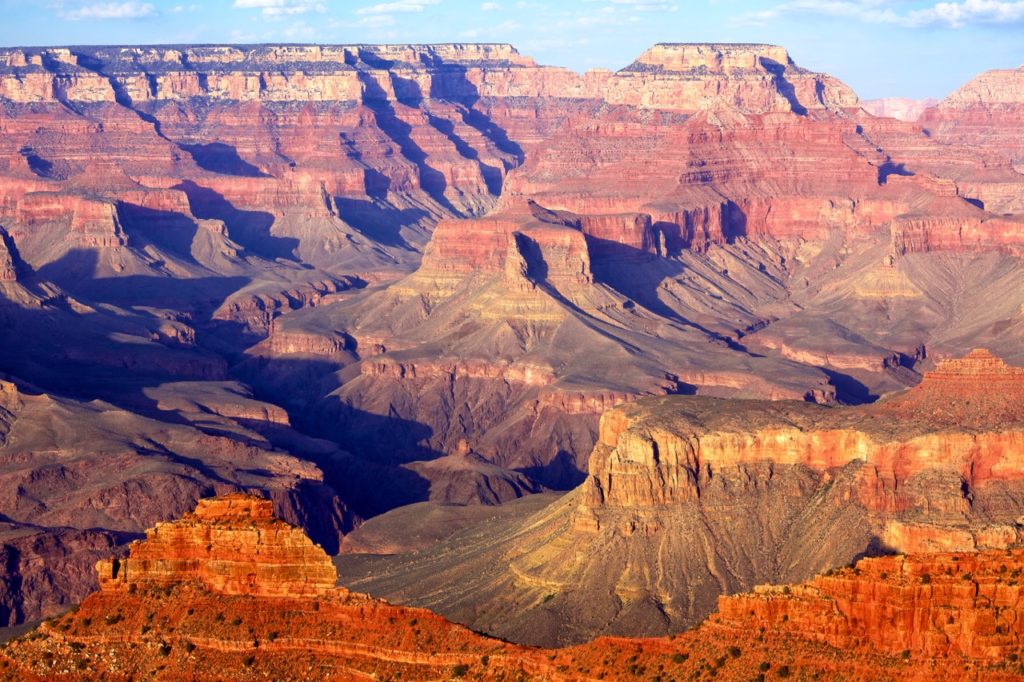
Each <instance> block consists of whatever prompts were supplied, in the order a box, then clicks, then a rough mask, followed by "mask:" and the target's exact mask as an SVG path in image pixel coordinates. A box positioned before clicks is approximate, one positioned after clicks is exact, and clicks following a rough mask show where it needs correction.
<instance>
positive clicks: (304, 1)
mask: <svg viewBox="0 0 1024 682" xmlns="http://www.w3.org/2000/svg"><path fill="white" fill-rule="evenodd" d="M233 7H235V8H237V9H258V10H260V13H261V14H263V16H265V17H280V16H286V15H294V14H305V13H307V12H326V11H327V7H326V6H325V5H324V3H323V2H321V1H320V0H235V2H234V5H233Z"/></svg>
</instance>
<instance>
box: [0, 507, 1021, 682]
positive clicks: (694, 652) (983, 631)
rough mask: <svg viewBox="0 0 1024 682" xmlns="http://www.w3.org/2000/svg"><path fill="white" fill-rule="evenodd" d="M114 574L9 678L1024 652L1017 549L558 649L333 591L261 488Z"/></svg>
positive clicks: (935, 673)
mask: <svg viewBox="0 0 1024 682" xmlns="http://www.w3.org/2000/svg"><path fill="white" fill-rule="evenodd" d="M264 531H265V532H266V533H267V534H266V535H263V534H262V532H264ZM200 538H202V539H200ZM197 540H199V541H198V542H197ZM229 547H230V548H231V549H232V554H231V555H232V558H233V559H232V560H231V561H228V562H226V563H225V562H224V561H222V560H220V559H218V556H220V553H221V552H223V551H225V550H227V549H228V548H229ZM268 552H269V555H268ZM143 556H145V557H147V558H145V559H142V557H143ZM185 556H188V557H191V558H192V559H194V560H195V561H194V563H189V562H187V561H186V562H183V561H182V558H183V557H185ZM139 560H141V561H142V563H133V562H136V561H139ZM115 566H118V565H117V564H114V563H113V562H111V561H110V560H105V561H101V562H100V563H99V564H98V567H97V568H98V570H99V571H100V573H101V577H102V578H104V581H103V583H102V584H103V587H102V588H101V590H100V591H99V592H96V593H94V594H92V595H90V596H89V597H88V598H87V599H86V600H85V601H84V602H83V603H82V605H81V606H80V607H78V608H77V609H75V610H73V611H71V612H69V613H67V614H65V615H63V616H61V617H58V618H55V619H53V620H51V621H48V622H46V623H44V624H43V625H42V626H40V627H39V628H38V629H37V630H35V631H34V632H31V633H29V634H28V635H26V636H24V637H22V638H20V639H18V640H15V641H13V642H10V643H8V644H7V645H5V646H4V647H3V648H2V650H0V676H2V677H3V679H21V680H42V679H46V680H65V679H67V680H71V679H75V680H92V679H113V680H120V679H133V678H138V677H140V676H146V675H151V674H155V675H157V676H158V677H160V678H161V679H168V680H176V679H200V680H205V679H210V680H213V679H220V678H223V677H224V676H230V677H232V679H258V678H261V677H268V676H269V677H273V678H274V679H281V680H293V679H294V680H298V679H308V678H309V676H310V675H319V676H338V677H341V678H344V679H364V678H365V679H374V678H377V677H380V676H393V677H398V676H401V677H402V679H414V680H419V679H438V678H440V677H445V676H450V677H456V678H458V677H465V676H467V675H470V676H472V677H473V678H474V679H488V680H510V679H519V680H525V679H538V680H539V679H544V680H581V681H582V680H596V679H609V678H611V679H621V678H622V677H624V676H626V675H630V676H640V677H647V676H657V677H661V678H662V679H685V678H687V677H688V676H696V675H700V674H702V673H704V672H705V671H707V670H709V669H710V670H711V672H712V673H713V674H714V676H715V677H721V678H723V679H729V680H733V679H748V678H750V677H751V676H754V677H756V676H757V675H758V674H759V673H760V674H761V675H765V674H766V673H767V674H770V675H772V676H778V677H788V676H791V675H796V676H797V677H801V676H813V677H814V678H815V679H826V680H833V679H835V680H838V679H854V680H866V679H873V680H897V679H911V680H920V681H924V680H934V679H962V680H979V679H987V680H1009V679H1018V678H1019V675H1020V674H1022V670H1021V669H1020V667H1019V664H1018V663H1016V662H1014V661H1015V656H1016V655H1017V654H1018V652H1019V650H1020V648H1021V646H1022V643H1021V639H1022V631H1021V628H1020V626H1019V622H1020V620H1021V618H1020V610H1021V608H1022V606H1021V599H1020V594H1019V593H1020V591H1021V589H1022V588H1021V587H1020V586H1019V585H1018V584H1017V583H1018V582H1019V577H1020V573H1021V571H1022V570H1024V553H1022V552H1021V551H1020V550H1014V551H990V552H982V553H976V554H966V555H963V554H961V555H951V554H928V555H911V556H897V557H883V558H879V559H864V560H862V561H860V562H858V563H857V564H856V565H855V566H852V567H847V568H843V569H840V570H838V571H830V572H829V573H827V574H825V575H822V576H818V577H816V578H814V579H813V580H811V581H808V582H806V583H802V584H799V585H794V586H759V587H758V588H757V589H756V590H755V591H754V592H753V593H750V594H744V595H737V596H734V597H722V598H721V599H720V600H719V613H717V614H716V615H714V616H712V617H711V618H710V619H709V620H708V621H707V622H706V623H704V624H703V625H701V626H700V627H698V628H696V629H694V630H691V631H689V632H685V633H682V634H679V635H675V636H672V637H668V638H661V639H622V638H610V637H602V638H599V639H597V640H595V641H593V642H591V643H588V644H585V645H583V646H579V647H572V648H566V649H560V650H544V649H531V648H524V647H518V646H515V645H510V644H507V643H504V642H500V641H498V640H493V639H488V638H486V637H483V636H481V635H477V634H474V633H472V632H470V631H468V630H466V629H464V628H462V627H459V626H457V625H453V624H451V623H449V622H447V621H445V620H444V619H442V618H440V617H438V616H436V615H434V614H431V613H430V612H428V611H424V610H421V609H410V608H407V607H399V606H392V605H389V604H387V603H385V602H381V601H378V600H374V599H371V598H369V597H366V596H365V595H359V594H355V593H351V592H348V591H347V590H345V589H343V588H334V587H331V586H330V581H329V577H330V576H329V574H331V573H333V572H332V571H331V570H330V569H331V566H330V561H329V560H328V558H327V556H326V555H325V554H324V553H323V552H322V551H320V550H319V549H318V548H316V547H315V546H314V545H313V544H312V543H310V542H309V541H308V540H305V541H304V539H303V538H302V535H301V532H300V531H298V529H295V528H292V527H289V526H287V525H286V524H282V523H281V522H279V521H276V520H274V519H273V518H272V517H271V515H270V505H269V503H268V502H267V501H266V500H262V499H260V498H256V497H251V496H229V497H227V498H219V499H215V500H206V501H204V502H203V503H201V505H200V507H199V508H198V509H197V511H196V513H195V514H193V515H189V516H188V517H187V518H186V519H184V520H182V521H176V522H172V523H170V524H165V525H163V526H162V527H161V528H159V529H155V530H154V531H152V532H151V533H150V534H149V537H148V539H147V540H145V541H143V542H141V543H139V544H136V545H134V546H133V549H132V556H131V557H130V558H129V559H128V560H127V562H126V563H125V564H122V565H120V566H119V571H118V574H117V577H116V578H115V577H113V576H112V575H111V570H112V569H113V568H114V567H115Z"/></svg>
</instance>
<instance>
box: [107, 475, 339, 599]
mask: <svg viewBox="0 0 1024 682" xmlns="http://www.w3.org/2000/svg"><path fill="white" fill-rule="evenodd" d="M96 570H97V572H98V573H99V578H100V586H101V589H103V590H125V589H134V588H139V589H145V588H164V587H170V586H173V585H178V584H184V583H189V584H198V585H199V586H201V587H203V588H205V589H208V590H210V591H211V592H216V593H219V594H226V595H252V596H263V597H297V596H316V595H319V594H323V593H326V592H327V591H329V590H332V589H334V586H335V582H336V581H337V573H336V571H335V569H334V564H333V563H332V562H331V559H330V557H328V556H327V554H326V552H324V550H323V549H321V548H320V547H318V546H317V545H315V544H313V542H312V541H311V540H310V539H309V538H308V537H307V536H306V534H305V533H304V532H303V531H302V530H301V529H300V528H297V527H295V526H292V525H290V524H288V523H285V522H284V521H281V520H280V519H277V518H276V517H275V516H274V508H273V503H272V502H271V501H270V500H267V499H264V498H262V497H258V496H253V495H247V494H243V493H234V494H230V495H225V496H223V497H218V498H214V499H207V500H200V501H199V504H198V506H197V507H196V510H195V512H193V513H191V514H186V515H185V516H184V517H183V518H182V519H180V520H177V521H173V522H171V523H160V524H157V525H156V527H155V528H152V529H150V530H148V531H147V532H146V539H145V540H143V541H140V542H134V543H132V545H131V548H130V550H129V555H128V558H127V559H120V560H119V559H104V560H102V561H100V562H99V563H97V564H96Z"/></svg>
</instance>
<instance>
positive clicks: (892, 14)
mask: <svg viewBox="0 0 1024 682" xmlns="http://www.w3.org/2000/svg"><path fill="white" fill-rule="evenodd" d="M900 5H903V6H906V5H907V3H906V2H900V1H899V0H789V1H788V2H783V3H780V4H778V5H775V6H774V7H771V8H769V9H765V10H759V11H754V12H747V13H745V14H741V15H738V16H736V17H734V18H733V22H734V23H736V24H750V25H765V24H768V23H770V22H773V21H778V20H779V19H781V18H783V17H784V16H785V15H793V16H795V15H801V14H804V15H820V16H827V17H836V18H844V19H855V20H857V21H861V22H864V23H868V24H890V25H893V26H900V27H904V28H920V27H927V26H940V27H946V28H953V29H958V28H965V27H967V26H971V25H976V24H1016V23H1022V22H1024V0H1010V1H1007V0H960V1H953V2H938V3H935V4H932V5H928V6H923V7H915V8H905V7H903V8H899V9H897V8H895V7H894V6H900Z"/></svg>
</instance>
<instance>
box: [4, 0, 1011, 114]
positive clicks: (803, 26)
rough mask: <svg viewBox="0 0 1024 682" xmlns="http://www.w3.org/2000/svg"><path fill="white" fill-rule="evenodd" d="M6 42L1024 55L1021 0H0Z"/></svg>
mask: <svg viewBox="0 0 1024 682" xmlns="http://www.w3.org/2000/svg"><path fill="white" fill-rule="evenodd" d="M0 9H2V12H3V15H2V16H3V22H2V25H0V44H3V45H8V46H11V45H69V44H133V43H135V44H138V43H197V42H202V43H222V42H246V43H252V42H321V43H359V42H364V43H382V42H399V43H407V42H455V41H462V42H510V43H512V44H514V45H515V46H516V47H518V48H519V50H520V51H521V52H523V53H525V54H529V55H531V56H533V57H534V58H536V59H537V60H538V61H540V62H541V63H545V64H556V65H559V66H567V67H570V68H572V69H575V70H577V71H584V70H586V69H589V68H594V67H605V68H612V69H617V68H621V67H622V66H624V65H626V64H628V63H629V62H630V61H632V59H633V58H634V57H635V56H636V55H637V54H639V53H640V52H642V51H643V50H644V49H645V48H646V47H647V46H649V45H651V44H653V43H656V42H767V43H777V44H781V45H784V46H786V47H787V48H789V51H790V54H791V55H792V56H793V58H794V60H795V61H796V62H797V63H798V64H800V65H801V66H804V67H807V68H810V69H813V70H816V71H827V72H829V73H832V74H833V75H835V76H837V77H839V78H841V79H843V80H844V81H846V82H847V83H849V84H850V85H851V86H852V87H853V88H854V89H855V90H856V91H857V92H858V94H860V95H861V97H864V98H870V97H885V96H905V97H942V96H944V95H946V94H948V93H949V92H950V91H952V90H954V89H955V88H956V87H958V86H959V85H961V84H962V83H963V82H965V81H967V80H968V79H969V78H971V77H972V76H973V75H975V74H976V73H978V72H981V71H984V70H987V69H993V68H1012V67H1017V66H1019V65H1021V63H1024V0H946V1H941V2H940V1H937V0H562V1H561V2H535V1H534V0H207V1H206V2H190V1H189V0H37V1H36V2H25V0H0Z"/></svg>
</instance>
